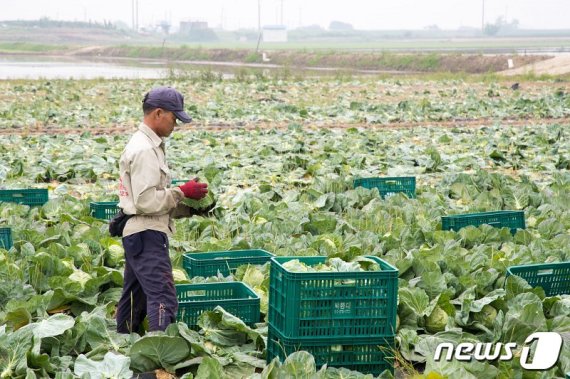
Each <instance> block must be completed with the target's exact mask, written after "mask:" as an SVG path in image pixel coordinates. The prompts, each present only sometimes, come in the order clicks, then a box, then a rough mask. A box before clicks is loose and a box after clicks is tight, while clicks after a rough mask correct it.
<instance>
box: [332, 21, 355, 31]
mask: <svg viewBox="0 0 570 379" xmlns="http://www.w3.org/2000/svg"><path fill="white" fill-rule="evenodd" d="M329 30H354V27H353V26H352V24H349V23H347V22H342V21H331V23H330V25H329Z"/></svg>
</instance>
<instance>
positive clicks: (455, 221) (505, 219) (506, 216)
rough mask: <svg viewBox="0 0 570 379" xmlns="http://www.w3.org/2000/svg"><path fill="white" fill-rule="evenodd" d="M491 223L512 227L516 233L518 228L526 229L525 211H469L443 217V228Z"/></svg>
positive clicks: (498, 226)
mask: <svg viewBox="0 0 570 379" xmlns="http://www.w3.org/2000/svg"><path fill="white" fill-rule="evenodd" d="M483 224H487V225H491V226H494V227H496V228H510V229H511V233H513V234H515V233H516V232H517V229H525V228H526V225H525V221H524V211H497V212H482V213H467V214H460V215H452V216H443V217H442V218H441V229H442V230H455V231H457V230H459V229H461V228H464V227H466V226H469V225H473V226H479V225H483Z"/></svg>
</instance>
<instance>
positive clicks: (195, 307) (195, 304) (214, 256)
mask: <svg viewBox="0 0 570 379" xmlns="http://www.w3.org/2000/svg"><path fill="white" fill-rule="evenodd" d="M272 257H273V254H271V253H270V252H268V251H265V250H260V249H257V250H228V251H210V252H199V253H186V254H184V255H183V256H182V266H183V267H184V269H185V270H186V272H187V273H188V276H189V277H190V278H194V277H197V276H201V277H210V276H217V275H218V274H221V275H223V276H228V275H230V274H234V273H235V271H236V269H237V268H238V267H239V266H242V265H247V264H254V265H261V264H264V263H267V262H269V260H270V259H271V258H272ZM176 292H177V295H178V320H179V321H183V322H185V323H187V324H188V326H189V327H191V328H196V327H197V322H198V318H199V317H200V315H201V314H202V312H205V311H211V310H213V309H214V308H216V306H221V307H222V308H224V310H226V311H227V312H230V313H231V314H233V315H234V316H236V317H238V318H240V319H241V320H242V321H243V322H244V323H246V324H248V325H250V326H251V325H253V324H255V323H256V322H259V321H260V318H261V313H260V309H259V308H260V299H259V296H257V295H256V293H255V292H254V291H253V290H252V289H251V288H250V287H249V286H247V285H246V284H245V283H242V282H223V283H205V284H185V285H178V286H176Z"/></svg>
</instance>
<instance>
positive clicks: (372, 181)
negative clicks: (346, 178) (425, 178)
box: [353, 176, 416, 199]
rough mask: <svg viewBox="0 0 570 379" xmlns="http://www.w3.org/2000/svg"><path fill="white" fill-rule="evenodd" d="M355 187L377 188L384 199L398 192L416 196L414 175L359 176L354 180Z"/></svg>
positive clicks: (410, 196) (411, 196)
mask: <svg viewBox="0 0 570 379" xmlns="http://www.w3.org/2000/svg"><path fill="white" fill-rule="evenodd" d="M353 185H354V188H356V187H364V188H367V189H372V188H377V189H378V192H379V193H380V196H381V197H382V198H383V199H384V198H386V197H390V196H393V195H395V194H397V193H404V194H406V196H408V197H409V198H415V197H416V178H415V177H414V176H386V177H379V178H358V179H355V180H354V182H353Z"/></svg>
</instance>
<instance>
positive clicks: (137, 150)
mask: <svg viewBox="0 0 570 379" xmlns="http://www.w3.org/2000/svg"><path fill="white" fill-rule="evenodd" d="M119 172H120V181H119V207H121V208H122V209H123V211H124V212H125V213H126V214H134V215H135V216H134V217H132V218H130V219H129V220H128V221H127V224H126V226H125V230H124V231H123V236H128V235H130V234H134V233H138V232H141V231H143V230H149V229H150V230H157V231H160V232H164V233H166V234H167V235H171V234H172V233H173V232H174V225H173V222H172V218H174V217H176V216H177V215H180V214H184V213H185V216H190V213H189V208H188V207H186V206H185V205H184V204H181V203H180V201H181V200H182V199H183V198H184V194H183V193H182V191H181V190H180V188H178V187H175V188H168V187H169V186H170V182H171V176H170V170H169V168H168V165H167V164H166V155H165V150H164V141H163V140H162V138H160V137H159V136H158V135H156V133H155V132H154V131H153V130H152V129H150V128H149V127H148V126H147V125H145V124H144V123H141V125H140V126H139V129H138V131H137V132H136V133H135V134H134V135H133V136H132V137H131V139H130V140H129V142H128V143H127V145H126V147H125V149H124V150H123V153H122V155H121V159H120V161H119ZM184 208H186V209H184Z"/></svg>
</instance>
